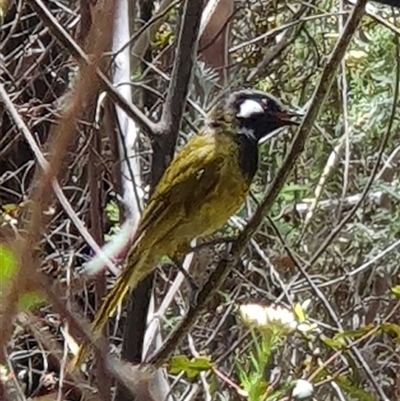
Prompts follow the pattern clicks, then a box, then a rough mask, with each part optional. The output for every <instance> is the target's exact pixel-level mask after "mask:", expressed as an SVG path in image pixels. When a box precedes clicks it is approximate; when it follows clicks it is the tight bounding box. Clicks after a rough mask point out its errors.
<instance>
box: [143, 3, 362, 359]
mask: <svg viewBox="0 0 400 401" xmlns="http://www.w3.org/2000/svg"><path fill="white" fill-rule="evenodd" d="M366 3H367V0H359V1H358V3H357V4H356V6H355V7H354V9H353V12H352V14H351V16H350V17H349V19H348V21H347V24H346V26H345V28H344V30H343V33H342V35H341V36H340V38H339V40H338V41H337V43H336V46H335V48H334V50H333V52H332V54H331V56H330V58H329V60H328V62H327V64H326V65H325V68H324V70H323V71H322V74H321V78H320V80H319V83H318V85H317V87H316V89H315V91H314V94H313V98H312V103H311V105H310V108H309V109H308V112H307V114H306V116H305V118H304V120H303V122H302V124H301V126H300V127H299V129H298V131H297V133H296V136H295V138H294V140H293V142H292V145H291V148H290V150H289V153H288V154H287V156H286V158H285V160H284V162H283V165H282V167H281V169H280V170H279V171H278V174H277V176H276V177H275V179H274V180H273V182H272V183H271V185H270V187H269V188H268V190H267V193H266V195H265V197H264V199H263V201H262V202H261V204H260V206H259V207H258V208H257V210H256V212H255V214H254V215H253V217H252V218H251V220H250V221H249V223H248V224H247V226H246V228H245V230H244V231H243V232H242V234H241V235H240V236H239V238H238V239H237V241H235V242H234V243H233V245H232V248H231V249H230V252H229V254H228V255H226V256H225V257H223V258H222V260H221V261H220V262H219V264H218V266H217V267H216V269H215V271H214V272H213V273H212V274H211V276H210V278H209V280H208V282H207V283H206V285H205V286H204V287H203V288H202V290H201V291H200V292H199V294H198V296H197V298H196V302H194V304H193V305H192V306H191V307H190V309H189V311H188V313H187V314H186V316H185V318H184V319H183V321H182V322H181V323H180V324H179V325H178V327H176V329H175V330H174V331H173V332H172V333H171V334H170V335H169V336H168V338H167V340H166V341H165V343H164V344H163V346H162V347H161V348H160V349H159V350H158V351H157V352H156V353H154V354H153V355H151V356H150V358H149V363H152V364H155V365H157V366H160V365H161V364H163V363H164V362H165V361H166V360H167V359H168V357H169V355H170V354H171V352H172V351H173V350H174V348H175V347H176V346H177V344H179V343H180V341H181V340H182V339H183V337H184V336H185V334H186V333H187V331H188V329H189V328H190V327H191V326H192V324H193V323H194V322H195V320H196V318H197V316H198V315H199V314H200V313H201V311H202V309H203V308H204V307H205V305H206V304H207V302H208V301H209V300H210V298H211V296H212V295H213V293H214V292H215V291H216V289H217V288H219V286H220V285H221V284H222V282H223V280H224V279H225V277H226V276H227V275H228V273H229V271H230V270H231V269H233V268H235V266H236V265H237V263H238V261H239V258H240V255H241V254H242V253H243V251H244V250H245V248H246V245H247V243H248V242H249V241H250V239H251V237H252V236H253V235H254V234H255V233H256V231H257V230H258V228H259V227H260V226H261V224H262V221H263V218H264V216H265V215H266V214H267V213H268V212H269V210H270V209H271V207H272V205H273V203H274V201H275V199H276V197H277V196H278V194H279V192H280V190H281V189H282V187H283V185H284V183H285V181H286V179H287V177H288V176H289V174H290V172H291V170H292V168H293V166H294V164H295V163H296V160H297V159H298V158H299V156H300V154H301V153H302V151H303V149H304V145H305V142H306V140H307V137H308V135H309V132H310V131H311V129H312V127H313V124H314V121H315V120H316V118H317V116H318V113H319V111H320V109H321V107H322V106H323V104H324V101H325V98H326V96H327V94H328V92H329V89H330V87H331V84H332V82H333V80H334V78H335V74H336V71H337V70H338V67H339V65H340V62H341V60H342V59H343V57H344V55H345V52H346V49H347V47H348V45H349V43H350V41H351V39H352V37H353V35H354V33H355V31H356V29H357V27H358V25H359V23H360V22H361V19H362V17H363V15H364V10H365V6H366Z"/></svg>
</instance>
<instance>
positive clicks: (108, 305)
mask: <svg viewBox="0 0 400 401" xmlns="http://www.w3.org/2000/svg"><path fill="white" fill-rule="evenodd" d="M147 255H148V251H147V252H146V251H144V252H140V250H139V249H137V248H136V249H135V250H133V252H131V254H130V255H129V256H128V263H127V265H126V266H125V268H124V269H123V271H122V272H121V274H120V275H119V276H118V278H117V281H116V283H115V285H114V287H113V288H112V289H111V291H110V292H109V293H108V294H107V295H106V296H105V298H104V300H103V302H102V304H101V306H100V309H99V311H98V312H97V313H96V316H95V319H94V321H93V323H92V330H93V334H94V335H95V337H96V338H97V337H99V336H100V335H101V333H102V331H103V328H104V327H105V325H106V324H107V321H108V319H109V318H110V317H112V316H113V314H114V313H115V311H116V310H117V308H118V305H119V304H120V303H121V302H122V300H123V299H124V297H125V295H126V294H127V293H128V291H129V290H130V289H131V288H135V287H136V286H137V285H138V284H139V282H140V281H141V280H142V279H143V278H144V277H145V276H147V274H149V273H150V272H151V270H152V269H154V267H155V266H154V267H152V266H148V265H149V262H151V261H152V259H153V258H150V259H151V261H150V260H148V259H149V258H148V257H147ZM144 272H147V274H143V273H144ZM88 351H89V346H88V344H83V345H82V346H81V347H80V349H79V351H78V353H77V355H76V356H75V358H74V360H73V362H72V367H73V369H76V368H79V367H80V366H81V365H82V363H83V362H84V360H85V357H86V355H87V353H88Z"/></svg>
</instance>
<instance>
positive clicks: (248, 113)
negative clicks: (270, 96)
mask: <svg viewBox="0 0 400 401" xmlns="http://www.w3.org/2000/svg"><path fill="white" fill-rule="evenodd" d="M262 113H264V107H263V105H261V104H260V102H258V101H256V100H252V99H246V100H245V101H244V102H242V103H241V104H240V106H239V112H238V113H237V114H236V117H238V118H250V117H252V116H254V115H255V114H262Z"/></svg>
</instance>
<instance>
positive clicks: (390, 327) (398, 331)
mask: <svg viewBox="0 0 400 401" xmlns="http://www.w3.org/2000/svg"><path fill="white" fill-rule="evenodd" d="M381 329H382V331H383V332H385V333H390V334H394V335H395V336H396V337H397V341H400V326H399V325H397V324H394V323H383V324H382V325H381Z"/></svg>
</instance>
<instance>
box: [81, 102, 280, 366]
mask: <svg viewBox="0 0 400 401" xmlns="http://www.w3.org/2000/svg"><path fill="white" fill-rule="evenodd" d="M234 113H235V110H234V108H233V106H231V108H229V109H227V108H226V107H222V108H221V107H220V108H216V109H214V111H213V112H212V114H211V124H209V125H208V126H207V128H206V129H205V132H203V133H202V134H199V135H197V136H195V137H193V138H192V139H191V140H190V141H189V142H188V143H187V144H186V145H185V146H184V147H183V148H182V150H181V151H180V153H179V154H178V155H177V156H176V157H175V159H174V160H173V161H172V163H171V164H170V166H169V167H168V168H167V170H166V171H165V173H164V175H163V177H162V178H161V180H160V182H159V184H158V185H157V187H156V189H155V191H154V193H153V195H152V196H151V198H150V200H149V202H148V204H147V206H146V208H145V210H144V211H143V214H142V217H141V220H140V223H139V226H138V229H137V232H136V234H135V241H134V244H133V245H132V247H131V250H130V252H129V255H128V258H127V263H126V267H125V268H124V269H123V271H122V273H121V275H120V276H119V277H118V279H117V282H116V284H115V286H114V287H113V289H112V290H111V291H110V292H109V293H108V294H107V296H106V297H105V299H104V301H103V304H102V305H101V307H100V309H99V311H98V313H97V315H96V318H95V320H94V322H93V331H94V334H95V335H99V334H100V333H101V331H102V329H103V328H104V326H105V324H106V323H107V320H108V318H109V317H110V316H112V315H113V314H114V312H115V310H116V309H117V307H118V305H119V304H120V303H121V301H122V300H123V298H124V297H125V295H126V294H127V293H128V291H129V290H130V289H132V288H135V287H136V286H137V285H138V283H139V282H140V281H141V280H143V279H144V278H145V277H146V276H147V275H149V274H150V273H151V272H152V271H153V270H154V269H155V267H156V265H157V262H158V261H159V259H160V258H161V257H162V256H164V255H167V256H170V257H173V256H174V255H175V254H176V253H177V252H178V251H180V250H182V249H186V248H187V247H189V244H190V242H191V241H192V240H193V239H194V238H197V237H203V236H206V235H209V234H211V233H213V232H215V231H216V230H218V229H219V228H220V227H221V226H223V225H224V224H225V223H226V221H227V220H228V219H229V217H230V216H232V215H233V214H235V213H236V212H237V211H238V210H239V209H240V207H241V205H242V204H243V202H244V200H245V198H246V196H247V194H248V192H249V189H250V185H251V181H252V178H253V175H254V172H255V170H254V169H252V170H254V171H251V172H250V173H248V174H247V173H246V172H245V171H243V163H241V160H242V161H243V160H244V161H245V162H246V159H243V158H244V157H247V156H248V157H251V158H254V160H255V166H256V164H257V161H256V160H257V153H256V152H257V141H258V139H259V138H256V137H254V136H252V137H249V138H248V140H249V141H250V142H251V144H250V145H251V146H250V149H251V152H250V153H249V154H248V155H246V154H243V147H242V145H241V143H242V142H241V141H238V140H237V137H238V135H239V133H238V131H237V129H238V127H237V125H236V124H235V123H234V120H235V114H234ZM282 125H284V124H282ZM263 131H266V132H269V131H271V129H268V127H266V128H263ZM246 149H248V147H246ZM253 165H254V163H252V166H253ZM85 348H86V347H82V348H81V351H80V353H79V354H78V356H77V358H76V360H75V363H76V364H77V365H79V364H80V363H81V362H82V358H83V356H84V355H85V351H86V349H85Z"/></svg>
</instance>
